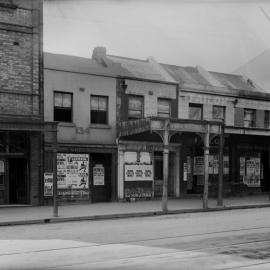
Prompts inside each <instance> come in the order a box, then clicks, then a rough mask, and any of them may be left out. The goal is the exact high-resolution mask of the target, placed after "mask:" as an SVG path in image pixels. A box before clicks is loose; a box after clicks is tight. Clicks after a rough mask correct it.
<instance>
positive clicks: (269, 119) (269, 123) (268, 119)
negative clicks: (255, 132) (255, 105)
mask: <svg viewBox="0 0 270 270" xmlns="http://www.w3.org/2000/svg"><path fill="white" fill-rule="evenodd" d="M264 127H265V128H270V111H264Z"/></svg>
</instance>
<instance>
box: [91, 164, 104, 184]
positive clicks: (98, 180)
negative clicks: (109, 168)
mask: <svg viewBox="0 0 270 270" xmlns="http://www.w3.org/2000/svg"><path fill="white" fill-rule="evenodd" d="M104 171H105V170H104V166H103V165H102V164H96V165H95V166H94V167H93V184H94V186H104Z"/></svg>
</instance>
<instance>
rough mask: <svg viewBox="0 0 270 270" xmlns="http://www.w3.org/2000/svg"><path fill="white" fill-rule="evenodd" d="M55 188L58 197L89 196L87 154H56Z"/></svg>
mask: <svg viewBox="0 0 270 270" xmlns="http://www.w3.org/2000/svg"><path fill="white" fill-rule="evenodd" d="M57 190H58V192H57V194H58V196H59V197H71V198H80V199H88V198H89V155H88V154H73V153H58V154H57Z"/></svg>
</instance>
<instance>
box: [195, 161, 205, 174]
mask: <svg viewBox="0 0 270 270" xmlns="http://www.w3.org/2000/svg"><path fill="white" fill-rule="evenodd" d="M193 174H194V175H204V158H203V157H200V156H197V157H194V169H193Z"/></svg>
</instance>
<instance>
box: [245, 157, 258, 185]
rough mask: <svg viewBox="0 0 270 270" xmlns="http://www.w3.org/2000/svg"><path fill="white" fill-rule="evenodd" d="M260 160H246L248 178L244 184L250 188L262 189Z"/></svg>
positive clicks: (251, 158)
mask: <svg viewBox="0 0 270 270" xmlns="http://www.w3.org/2000/svg"><path fill="white" fill-rule="evenodd" d="M260 167H261V165H260V158H258V157H249V158H246V177H244V183H245V184H246V185H247V186H249V187H260V185H261V181H260V180H261V179H260Z"/></svg>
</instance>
